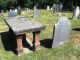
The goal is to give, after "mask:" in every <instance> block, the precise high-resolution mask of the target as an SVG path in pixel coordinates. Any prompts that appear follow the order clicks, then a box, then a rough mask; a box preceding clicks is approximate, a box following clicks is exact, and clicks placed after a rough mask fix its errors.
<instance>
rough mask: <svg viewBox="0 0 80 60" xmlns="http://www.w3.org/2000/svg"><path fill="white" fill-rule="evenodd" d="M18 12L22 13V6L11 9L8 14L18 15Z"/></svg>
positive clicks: (10, 15)
mask: <svg viewBox="0 0 80 60" xmlns="http://www.w3.org/2000/svg"><path fill="white" fill-rule="evenodd" d="M17 14H19V15H20V14H21V8H20V7H18V8H17V9H15V10H13V9H10V11H9V13H8V16H9V17H14V16H16V15H17Z"/></svg>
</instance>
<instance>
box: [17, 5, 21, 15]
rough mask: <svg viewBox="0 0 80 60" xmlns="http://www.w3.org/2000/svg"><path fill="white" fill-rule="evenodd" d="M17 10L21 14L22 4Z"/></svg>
mask: <svg viewBox="0 0 80 60" xmlns="http://www.w3.org/2000/svg"><path fill="white" fill-rule="evenodd" d="M17 11H18V14H19V15H21V7H20V6H18V8H17Z"/></svg>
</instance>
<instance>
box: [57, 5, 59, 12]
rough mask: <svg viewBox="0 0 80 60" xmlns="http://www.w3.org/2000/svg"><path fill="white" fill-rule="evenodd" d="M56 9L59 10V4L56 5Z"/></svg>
mask: <svg viewBox="0 0 80 60" xmlns="http://www.w3.org/2000/svg"><path fill="white" fill-rule="evenodd" d="M56 11H57V12H59V4H57V5H56Z"/></svg>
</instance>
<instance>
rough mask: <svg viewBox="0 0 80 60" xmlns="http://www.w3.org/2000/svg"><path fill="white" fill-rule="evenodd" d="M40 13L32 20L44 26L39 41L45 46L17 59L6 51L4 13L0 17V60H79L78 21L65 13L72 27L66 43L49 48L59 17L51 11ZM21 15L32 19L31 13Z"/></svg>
mask: <svg viewBox="0 0 80 60" xmlns="http://www.w3.org/2000/svg"><path fill="white" fill-rule="evenodd" d="M40 11H41V14H40V16H39V17H36V18H34V20H36V21H38V22H40V23H42V24H44V25H45V26H46V28H45V30H43V31H42V32H41V34H40V36H41V41H42V42H43V43H44V44H45V42H46V44H45V45H46V46H45V48H44V49H42V50H40V51H37V52H33V53H30V54H25V55H23V56H21V57H18V56H17V55H15V54H14V53H13V52H12V51H11V50H9V49H7V48H9V45H8V44H7V40H8V39H5V38H6V37H7V35H6V34H7V32H8V26H7V25H6V23H5V22H4V18H6V16H7V14H6V13H4V14H3V16H0V60H80V19H78V20H73V19H72V13H71V12H66V15H67V16H68V18H69V20H70V23H71V26H72V30H71V33H70V35H69V39H68V42H67V43H65V44H64V45H62V46H59V47H57V48H50V47H49V46H48V45H50V43H49V42H50V41H51V40H52V37H53V26H54V24H55V23H56V22H57V20H58V18H59V17H58V16H57V15H55V14H54V13H53V12H51V11H46V10H40ZM61 13H62V12H61ZM62 14H63V13H62ZM22 15H24V16H26V17H28V18H29V19H32V14H31V12H27V11H23V13H22ZM3 40H4V41H3ZM44 44H43V45H44ZM4 45H6V47H7V48H5V47H4Z"/></svg>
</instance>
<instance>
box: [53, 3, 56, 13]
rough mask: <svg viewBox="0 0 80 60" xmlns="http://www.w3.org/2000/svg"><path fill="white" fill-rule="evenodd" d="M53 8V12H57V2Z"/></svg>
mask: <svg viewBox="0 0 80 60" xmlns="http://www.w3.org/2000/svg"><path fill="white" fill-rule="evenodd" d="M52 9H53V12H56V4H53V7H52Z"/></svg>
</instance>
